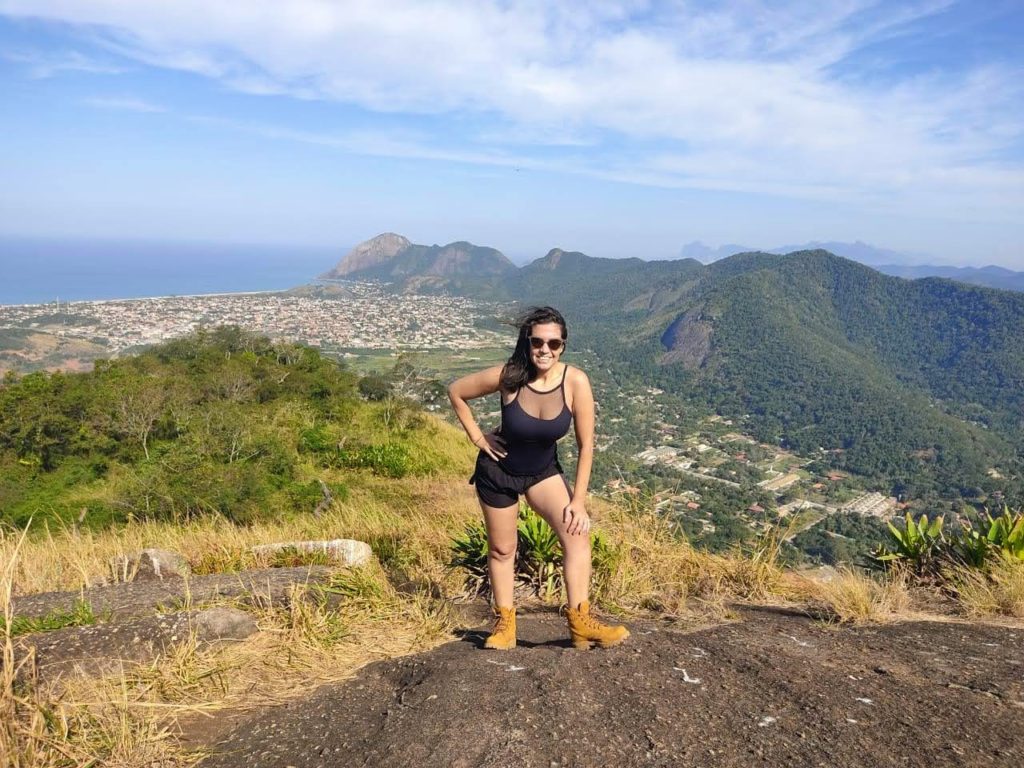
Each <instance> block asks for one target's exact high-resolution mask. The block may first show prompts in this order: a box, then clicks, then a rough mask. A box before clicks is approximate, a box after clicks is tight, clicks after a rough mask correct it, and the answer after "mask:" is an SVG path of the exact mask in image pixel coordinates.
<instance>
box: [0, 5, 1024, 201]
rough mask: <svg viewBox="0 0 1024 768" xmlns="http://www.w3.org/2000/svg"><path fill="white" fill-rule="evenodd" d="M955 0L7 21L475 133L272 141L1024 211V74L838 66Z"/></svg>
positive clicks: (200, 12)
mask: <svg viewBox="0 0 1024 768" xmlns="http://www.w3.org/2000/svg"><path fill="white" fill-rule="evenodd" d="M951 2H952V0H918V1H916V2H905V3H900V4H895V3H884V2H880V1H879V0H835V1H834V2H810V1H805V0H790V1H789V2H771V1H770V0H736V2H732V3H729V4H721V5H718V6H714V7H710V8H709V6H708V4H707V3H697V2H688V1H687V0H680V2H675V3H659V2H650V3H645V2H619V3H614V2H579V3H568V2H565V3H550V2H546V1H545V0H519V1H516V0H511V1H506V0H502V1H499V0H435V1H434V2H422V1H420V2H413V1H412V0H389V2H388V3H387V4H386V7H385V4H381V3H380V2H373V1H372V0H350V1H349V2H329V1H328V0H291V1H290V2H286V1H285V0H251V1H250V2H247V3H212V4H211V3H208V2H205V1H200V0H176V2H174V3H162V2H160V3H158V2H141V1H138V2H131V3H126V2H123V0H0V13H8V14H17V15H28V16H35V17H40V18H44V19H50V20H55V21H60V22H65V23H69V24H73V25H82V28H83V29H84V30H87V34H88V36H89V38H90V39H91V40H93V41H94V42H99V43H100V44H101V45H102V46H104V47H105V48H106V49H107V50H109V51H111V52H112V53H116V54H117V55H119V56H124V57H126V58H128V59H130V60H136V61H139V62H143V63H146V64H149V65H152V66H158V67H166V68H171V69H177V70H185V71H189V72H194V73H197V74H200V75H202V76H205V77H208V78H212V79H214V80H216V81H218V82H220V83H222V84H223V85H225V86H226V87H228V88H232V89H235V90H238V91H242V92H246V93H250V94H256V95H266V94H275V95H282V94H283V95H290V96H294V97H297V98H302V99H322V100H328V101H338V102H343V103H346V104H353V105H357V106H360V107H362V108H364V109H367V110H370V111H375V112H381V113H399V114H401V113H418V114H426V115H445V114H453V115H466V114H469V115H473V116H475V118H476V121H477V122H478V123H479V126H478V127H479V130H476V131H470V132H466V133H464V134H462V135H461V136H455V137H452V136H442V135H440V134H439V135H436V136H425V137H416V138H415V140H412V141H409V140H405V139H399V140H397V141H394V140H385V139H383V138H377V139H376V140H375V141H373V142H370V141H368V140H366V139H365V137H364V138H362V139H359V140H354V139H353V138H352V137H351V136H346V137H342V138H341V139H338V137H329V136H328V137H325V136H323V135H321V134H318V133H315V132H309V131H303V130H295V129H290V128H284V127H275V128H268V127H266V126H264V127H262V128H260V129H259V130H261V131H263V133H264V135H268V136H270V137H274V138H285V139H289V140H299V141H307V142H308V141H313V142H319V143H322V144H325V145H332V146H337V147H338V148H343V149H346V151H366V152H369V153H371V154H375V153H386V152H388V151H391V152H393V153H394V154H395V155H396V156H401V157H408V156H416V157H425V158H435V159H456V158H462V160H461V161H463V162H478V163H482V164H489V163H490V164H497V165H504V164H508V163H514V164H516V165H522V166H528V165H529V164H530V162H531V161H530V159H529V158H528V157H523V156H522V155H523V154H526V153H528V149H527V148H526V147H525V142H524V141H523V139H524V138H526V139H527V140H528V139H529V137H537V145H542V146H548V147H550V143H549V142H545V141H544V140H543V138H542V137H544V136H552V137H559V136H561V137H566V143H567V144H571V145H575V146H573V155H572V159H571V161H570V160H568V159H567V160H565V161H563V162H562V163H561V165H562V167H563V168H564V169H565V170H569V171H571V172H579V173H586V174H591V175H595V176H601V177H604V178H615V179H622V180H630V181H633V182H635V183H649V184H658V185H666V186H683V187H685V186H691V187H696V188H708V189H733V190H738V191H764V192H767V193H772V194H787V195H795V196H798V197H811V198H820V197H821V196H825V197H827V198H828V199H832V198H835V199H839V200H844V199H845V200H848V201H850V202H858V203H861V204H865V205H866V204H869V203H870V204H877V205H901V206H904V207H907V208H908V209H914V208H915V207H916V209H917V210H919V211H923V210H925V209H932V208H935V207H936V206H937V207H938V208H942V209H944V210H950V211H953V212H956V211H958V210H963V202H964V200H972V201H976V202H977V203H978V204H979V205H982V206H984V205H986V204H988V203H991V210H993V211H1005V210H1009V211H1013V210H1019V209H1020V207H1021V206H1022V205H1024V185H1022V184H1021V166H1020V163H1019V160H1018V161H1016V164H1011V165H1009V166H1007V161H1006V159H1005V155H1006V151H1007V149H1008V148H1009V147H1012V146H1013V144H1014V142H1019V141H1020V139H1021V136H1022V134H1024V106H1022V105H1024V98H1021V97H1022V96H1024V93H1022V90H1024V89H1022V86H1021V85H1020V83H1022V82H1024V77H1022V72H1020V71H1014V70H1013V69H1010V68H1008V67H1007V66H1006V65H1003V66H997V65H995V64H990V65H988V66H986V67H984V68H979V69H977V70H974V71H965V72H962V73H960V74H959V75H950V74H948V73H946V74H931V75H930V76H927V77H916V78H913V79H903V80H894V81H891V82H888V83H877V82H875V83H872V82H870V81H867V80H866V79H865V78H856V77H848V76H847V77H844V78H839V77H838V76H837V72H842V71H843V65H844V61H845V60H846V58H847V57H848V56H850V55H851V54H853V53H855V52H857V51H859V50H861V49H863V48H864V47H865V46H869V45H872V44H876V43H879V42H880V41H884V40H887V39H892V38H894V37H898V36H900V35H904V34H907V30H908V28H909V27H908V25H910V24H911V23H912V22H914V21H916V20H919V19H922V18H925V17H928V16H931V15H933V14H936V13H940V12H941V11H942V10H944V9H945V8H947V7H948V6H949V5H951ZM846 74H847V75H848V74H849V73H848V72H847V73H846ZM512 133H514V134H515V135H516V136H517V137H519V138H518V139H513V140H512V141H508V142H507V143H506V142H503V141H502V138H501V137H502V136H503V135H504V136H509V135H510V134H512ZM453 139H455V140H460V139H461V140H462V141H464V142H465V143H466V144H467V145H468V146H463V147H461V148H459V149H456V150H453V149H451V146H452V143H453ZM556 143H557V142H556ZM587 144H590V145H593V146H594V151H590V152H587V151H586V145H587ZM509 147H515V148H516V149H515V151H511V150H509V149H508V148H509ZM360 148H362V149H360ZM577 149H578V150H579V151H577ZM537 157H538V158H539V157H541V155H538V156H537ZM627 159H628V165H626V160H627ZM534 162H536V163H538V164H540V163H541V161H540V160H539V159H537V160H534ZM544 162H546V163H548V164H550V161H547V160H545V161H544Z"/></svg>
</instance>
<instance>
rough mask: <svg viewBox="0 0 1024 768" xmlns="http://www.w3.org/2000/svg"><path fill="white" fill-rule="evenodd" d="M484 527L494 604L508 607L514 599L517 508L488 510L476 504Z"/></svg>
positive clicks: (517, 524) (514, 506) (486, 507)
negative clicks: (481, 515) (482, 513)
mask: <svg viewBox="0 0 1024 768" xmlns="http://www.w3.org/2000/svg"><path fill="white" fill-rule="evenodd" d="M480 508H481V509H482V510H483V512H484V524H485V525H486V526H487V547H488V554H487V575H488V576H489V577H490V580H491V595H492V597H493V598H494V604H495V605H499V606H501V607H502V608H511V607H512V605H513V601H514V599H515V582H516V542H517V540H518V532H517V531H518V526H519V505H518V504H515V505H513V506H511V507H491V506H488V505H487V504H484V503H483V502H482V501H481V502H480Z"/></svg>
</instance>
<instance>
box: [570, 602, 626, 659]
mask: <svg viewBox="0 0 1024 768" xmlns="http://www.w3.org/2000/svg"><path fill="white" fill-rule="evenodd" d="M567 615H568V617H569V634H570V635H571V636H572V644H573V645H574V646H575V647H576V648H589V647H590V646H591V645H593V644H594V643H597V644H598V645H599V646H601V647H602V648H611V647H612V646H613V645H618V644H619V643H621V642H622V641H623V640H625V639H626V638H627V637H629V630H628V629H626V628H625V627H623V626H622V625H617V626H609V625H608V624H602V623H601V622H599V621H598V620H597V619H595V618H594V617H593V616H591V615H590V603H589V602H587V601H586V600H584V601H583V602H582V603H580V604H579V607H578V608H571V607H570V608H569V611H568V614H567Z"/></svg>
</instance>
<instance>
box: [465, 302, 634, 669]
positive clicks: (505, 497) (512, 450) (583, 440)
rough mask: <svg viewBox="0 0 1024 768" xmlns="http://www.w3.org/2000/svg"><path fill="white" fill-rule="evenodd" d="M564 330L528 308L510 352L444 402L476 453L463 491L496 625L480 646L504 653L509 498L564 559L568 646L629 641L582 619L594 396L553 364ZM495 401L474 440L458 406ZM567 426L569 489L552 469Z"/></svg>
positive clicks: (578, 377)
mask: <svg viewBox="0 0 1024 768" xmlns="http://www.w3.org/2000/svg"><path fill="white" fill-rule="evenodd" d="M567 337H568V331H567V329H566V325H565V319H564V318H563V317H562V315H561V314H560V313H559V312H558V310H556V309H553V308H552V307H540V308H535V309H531V310H530V311H529V312H527V314H526V315H524V316H523V317H522V318H521V320H520V321H519V337H518V339H517V341H516V348H515V350H514V351H513V353H512V356H511V357H510V358H509V359H508V362H506V363H505V365H501V366H494V367H493V368H488V369H486V370H483V371H480V372H478V373H473V374H470V375H469V376H463V377H462V378H460V379H458V380H456V381H454V382H452V384H451V385H450V386H449V388H448V394H449V397H450V398H451V401H452V406H453V407H454V408H455V413H456V415H457V416H458V417H459V421H460V422H462V426H463V427H464V428H465V430H466V434H467V435H469V439H470V440H471V441H472V442H473V445H475V446H477V447H478V448H479V449H480V454H479V455H478V457H477V462H476V469H475V471H474V473H473V477H472V478H471V480H470V482H471V483H475V485H476V491H477V496H478V497H479V499H480V507H481V509H482V510H483V514H484V522H485V523H486V526H487V543H488V563H487V564H488V575H489V577H490V583H491V593H492V595H493V598H494V604H495V614H496V618H497V622H496V625H495V628H494V631H493V632H492V633H491V635H490V636H489V637H488V638H487V640H486V642H485V646H486V647H487V648H495V649H500V650H508V649H510V648H513V647H515V644H516V625H515V608H514V607H513V584H514V581H515V556H516V542H517V523H518V515H517V512H518V507H519V496H520V495H525V496H526V500H527V501H528V502H529V503H530V506H532V507H533V508H534V509H535V510H536V511H537V512H538V513H539V514H540V515H541V517H543V518H544V519H545V520H546V521H547V522H548V524H550V525H551V527H552V528H553V529H554V530H555V532H556V533H557V534H558V540H559V542H560V543H561V545H562V549H563V551H564V553H565V557H564V563H565V585H566V592H567V597H568V600H569V610H568V617H569V631H570V635H571V637H572V641H573V645H575V646H576V647H578V648H589V647H590V646H591V645H592V644H595V643H596V644H597V645H600V646H601V647H607V646H611V645H617V644H618V643H621V642H622V641H623V640H625V639H626V638H627V637H628V636H629V631H628V630H627V629H626V628H625V627H622V626H606V625H603V624H601V623H599V622H598V621H597V620H596V619H594V618H593V617H592V616H591V615H590V605H589V602H588V592H589V588H590V570H591V554H590V516H589V515H588V514H587V509H586V496H587V485H588V484H589V482H590V469H591V466H592V464H593V459H594V396H593V393H592V392H591V389H590V380H589V379H588V378H587V375H586V374H585V373H584V372H583V371H581V370H580V369H578V368H574V367H570V366H568V365H566V364H565V363H563V362H561V359H560V358H561V356H562V353H563V352H564V351H565V347H566V339H567ZM495 392H497V393H499V394H500V397H501V428H500V429H499V430H498V431H496V432H493V433H489V434H484V433H483V432H482V431H481V430H480V427H479V426H477V423H476V420H475V419H474V418H473V413H472V411H471V410H470V408H469V405H468V404H467V402H466V401H467V400H471V399H473V398H477V397H483V396H485V395H490V394H493V393H495ZM573 422H575V425H576V442H577V444H578V446H579V462H578V463H577V467H576V483H575V486H574V487H573V486H570V485H569V482H568V481H567V480H566V478H565V475H564V474H562V466H561V464H559V462H558V450H557V442H558V440H559V439H560V438H561V437H563V436H564V435H565V433H566V432H568V431H569V425H570V423H573Z"/></svg>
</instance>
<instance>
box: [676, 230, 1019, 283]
mask: <svg viewBox="0 0 1024 768" xmlns="http://www.w3.org/2000/svg"><path fill="white" fill-rule="evenodd" d="M753 250H755V249H754V248H749V247H747V246H742V245H720V246H718V247H717V248H712V247H711V246H709V245H705V244H704V243H702V242H700V241H699V240H695V241H694V242H692V243H687V244H686V245H684V246H683V248H682V250H681V251H680V256H681V257H682V258H692V259H696V260H698V261H700V262H703V263H704V264H710V263H712V262H715V261H718V260H720V259H724V258H726V257H728V256H732V255H734V254H737V253H744V252H749V251H753ZM813 250H824V251H828V252H829V253H832V254H835V255H836V256H842V257H844V258H847V259H851V260H852V261H856V262H859V263H861V264H865V265H867V266H869V267H872V268H874V269H877V270H878V271H879V272H882V273H884V274H886V275H892V276H893V277H902V278H905V279H907V280H918V279H920V278H922V277H945V278H947V279H949V280H957V281H959V282H961V283H968V284H970V285H984V286H987V287H989V288H999V289H1001V290H1004V291H1021V292H1024V272H1014V271H1013V270H1010V269H1005V268H1004V267H996V266H988V267H951V266H944V265H940V264H924V263H922V261H923V260H924V259H926V257H925V256H924V255H922V254H917V253H909V252H906V251H894V250H890V249H888V248H878V247H877V246H874V245H869V244H868V243H864V242H861V241H860V240H857V241H855V242H853V243H844V242H838V241H830V242H818V241H814V242H809V243H802V244H800V245H782V246H779V247H777V248H768V249H766V251H765V252H766V253H779V254H786V253H795V252H798V251H813Z"/></svg>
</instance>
